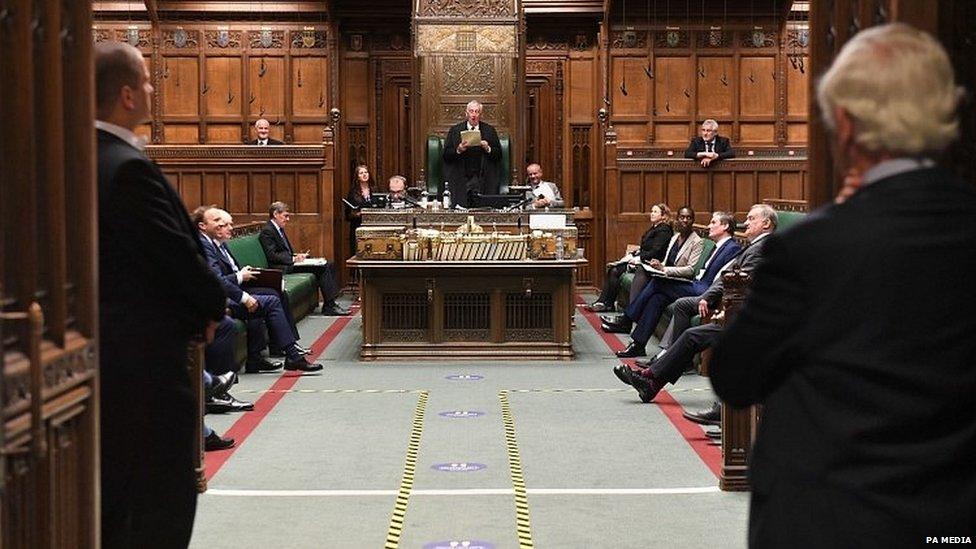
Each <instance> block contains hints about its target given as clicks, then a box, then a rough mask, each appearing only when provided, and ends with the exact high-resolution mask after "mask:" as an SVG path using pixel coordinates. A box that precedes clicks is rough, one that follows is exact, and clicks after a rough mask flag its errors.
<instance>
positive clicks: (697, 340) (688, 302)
mask: <svg viewBox="0 0 976 549" xmlns="http://www.w3.org/2000/svg"><path fill="white" fill-rule="evenodd" d="M776 224H777V217H776V211H775V210H773V208H772V207H771V206H769V205H767V204H756V205H754V206H753V207H752V208H750V209H749V214H748V215H747V216H746V237H747V238H748V239H749V245H748V246H746V249H745V250H743V251H742V252H741V253H740V254H739V255H738V256H737V257H736V258H735V259H734V260H733V261H731V262H730V263H729V264H728V265H727V267H726V269H724V271H727V270H740V271H745V272H747V273H748V272H752V270H753V269H755V268H756V265H757V264H759V261H760V260H761V259H762V248H763V242H764V241H765V239H766V236H768V235H769V234H770V233H772V232H773V231H775V230H776ZM724 290H725V284H724V281H723V280H722V273H719V275H718V276H716V277H715V280H714V281H713V282H712V285H711V286H709V288H708V289H707V290H705V293H703V294H702V295H700V296H688V297H683V298H680V299H678V300H677V301H675V302H674V316H673V317H672V319H671V325H670V326H669V327H668V332H669V333H670V336H671V341H673V343H670V345H668V347H667V348H666V349H665V350H664V351H662V352H660V353H658V354H657V356H655V357H653V358H651V359H650V360H648V361H641V362H640V363H639V364H640V365H643V367H642V368H638V369H637V370H631V369H630V368H629V367H628V366H626V365H623V364H621V365H619V366H617V367H616V368H614V373H615V374H617V377H619V378H620V379H621V381H624V382H625V383H629V384H631V385H633V386H634V388H635V389H637V394H638V395H639V396H640V399H641V402H650V401H652V400H654V397H655V396H657V394H658V392H660V391H661V389H662V388H664V386H665V385H666V384H668V383H675V382H677V381H678V378H680V377H681V372H683V371H684V370H685V368H687V367H688V366H690V365H691V361H692V359H693V358H694V356H695V353H699V352H701V351H703V350H705V349H707V348H709V347H711V346H712V345H713V344H714V343H715V341H716V340H717V339H718V336H719V334H721V332H722V327H721V325H719V324H715V323H713V322H707V321H705V322H703V323H702V324H701V325H700V326H696V327H694V328H689V326H691V317H693V316H694V315H696V314H700V315H701V317H702V319H707V318H709V317H710V316H711V311H714V310H715V309H717V308H718V306H719V305H720V304H721V303H722V294H723V292H724Z"/></svg>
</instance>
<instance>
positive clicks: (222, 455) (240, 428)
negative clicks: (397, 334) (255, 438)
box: [204, 307, 358, 482]
mask: <svg viewBox="0 0 976 549" xmlns="http://www.w3.org/2000/svg"><path fill="white" fill-rule="evenodd" d="M356 312H358V307H351V308H350V313H349V314H350V316H344V317H341V318H338V319H336V321H335V322H333V323H332V325H331V326H329V327H328V328H327V329H326V330H325V331H324V332H322V335H320V336H319V338H318V339H316V340H315V342H314V343H312V347H311V349H312V352H311V354H309V355H308V357H307V358H308V360H309V361H310V362H314V361H315V360H316V359H317V358H318V357H319V356H320V355H321V354H322V353H323V352H325V349H326V348H327V347H328V346H329V344H331V343H332V341H333V340H335V338H336V336H338V335H339V333H340V332H342V330H343V329H345V327H346V325H348V324H349V322H350V321H351V320H352V316H353V315H355V314H356ZM301 377H302V374H300V373H294V372H283V373H282V374H281V375H280V376H279V377H278V379H277V380H275V382H274V384H273V385H271V387H270V389H269V390H268V392H267V393H264V394H263V395H261V398H259V399H257V401H255V402H254V410H253V411H251V412H247V413H245V414H244V415H242V416H241V417H240V418H238V420H237V421H235V422H234V424H233V425H231V427H230V429H228V430H227V432H225V433H224V435H223V436H224V437H230V438H233V439H234V441H235V442H236V444H235V445H234V447H233V448H228V449H227V450H219V451H215V452H207V453H206V454H205V455H204V465H205V469H206V472H207V481H208V482H209V481H210V479H212V478H213V477H214V475H216V474H217V472H218V471H220V468H221V467H223V466H224V464H225V463H227V460H229V459H230V457H231V456H233V455H234V452H236V451H237V449H238V448H240V447H241V445H243V444H244V441H245V440H247V437H248V436H250V435H251V433H253V432H254V430H255V429H257V427H258V425H260V424H261V422H262V421H264V418H265V417H267V416H268V414H269V413H271V410H273V409H274V407H275V406H276V405H277V404H278V402H279V401H280V400H281V399H282V397H284V396H285V394H286V393H285V391H287V390H289V389H291V388H292V387H294V386H295V384H296V383H298V380H299V379H301Z"/></svg>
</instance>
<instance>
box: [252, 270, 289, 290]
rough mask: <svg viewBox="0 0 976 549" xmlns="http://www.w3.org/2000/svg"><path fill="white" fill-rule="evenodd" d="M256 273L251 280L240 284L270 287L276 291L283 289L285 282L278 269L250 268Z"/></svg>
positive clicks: (253, 286)
mask: <svg viewBox="0 0 976 549" xmlns="http://www.w3.org/2000/svg"><path fill="white" fill-rule="evenodd" d="M252 270H253V271H254V273H255V274H256V275H257V276H255V277H254V278H253V279H252V280H248V281H247V282H245V283H244V284H242V286H243V287H245V288H271V289H272V290H275V291H276V292H281V291H284V288H285V285H284V284H285V283H284V280H283V279H282V272H281V270H279V269H252Z"/></svg>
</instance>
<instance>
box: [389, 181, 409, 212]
mask: <svg viewBox="0 0 976 549" xmlns="http://www.w3.org/2000/svg"><path fill="white" fill-rule="evenodd" d="M386 187H387V192H388V193H389V195H388V196H389V202H390V204H393V203H397V204H401V203H402V202H403V199H404V198H406V197H407V178H406V177H403V176H402V175H392V176H390V179H389V180H388V181H387V182H386ZM401 205H402V204H401Z"/></svg>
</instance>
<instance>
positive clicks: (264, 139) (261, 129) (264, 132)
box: [251, 118, 284, 146]
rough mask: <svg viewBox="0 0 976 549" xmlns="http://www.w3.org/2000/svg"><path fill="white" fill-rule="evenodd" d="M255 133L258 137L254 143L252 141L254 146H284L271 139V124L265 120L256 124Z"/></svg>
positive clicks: (262, 119) (260, 120)
mask: <svg viewBox="0 0 976 549" xmlns="http://www.w3.org/2000/svg"><path fill="white" fill-rule="evenodd" d="M254 133H256V134H257V136H258V137H257V139H255V140H254V141H251V144H252V145H260V146H264V145H284V143H283V142H281V141H278V140H277V139H275V138H273V137H271V123H270V122H268V121H267V120H265V119H264V118H261V119H259V120H258V121H257V122H255V123H254Z"/></svg>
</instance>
